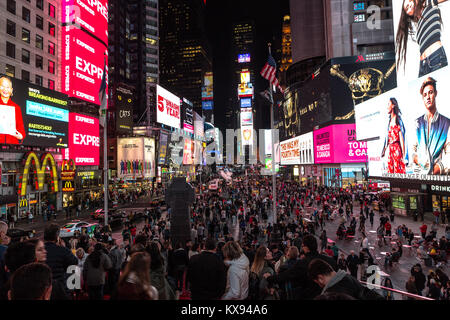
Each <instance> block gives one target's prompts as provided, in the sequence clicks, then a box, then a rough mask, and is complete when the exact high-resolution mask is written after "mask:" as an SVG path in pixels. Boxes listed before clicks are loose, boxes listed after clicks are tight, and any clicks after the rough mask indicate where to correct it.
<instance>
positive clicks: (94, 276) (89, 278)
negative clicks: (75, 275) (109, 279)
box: [83, 253, 112, 286]
mask: <svg viewBox="0 0 450 320" xmlns="http://www.w3.org/2000/svg"><path fill="white" fill-rule="evenodd" d="M92 254H93V253H91V254H90V255H89V257H88V258H87V259H86V262H85V263H84V268H83V278H84V281H86V284H87V285H88V286H100V285H104V284H105V273H106V271H107V270H109V269H111V268H112V263H111V259H110V258H109V257H108V255H106V254H105V253H101V256H100V266H99V268H95V267H94V266H93V265H92Z"/></svg>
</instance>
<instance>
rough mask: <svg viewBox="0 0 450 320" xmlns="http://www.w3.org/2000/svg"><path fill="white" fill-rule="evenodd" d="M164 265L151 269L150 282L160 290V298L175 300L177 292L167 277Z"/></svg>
mask: <svg viewBox="0 0 450 320" xmlns="http://www.w3.org/2000/svg"><path fill="white" fill-rule="evenodd" d="M164 269H165V268H164V266H160V267H159V268H156V269H151V270H150V283H151V284H152V286H154V287H155V288H156V290H158V297H159V300H175V293H174V292H173V290H172V287H171V286H170V284H169V282H168V281H167V279H166V276H165V272H164Z"/></svg>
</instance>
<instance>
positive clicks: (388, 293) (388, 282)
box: [383, 277, 394, 300]
mask: <svg viewBox="0 0 450 320" xmlns="http://www.w3.org/2000/svg"><path fill="white" fill-rule="evenodd" d="M383 287H385V288H391V289H393V288H394V286H393V285H392V281H391V278H389V277H386V278H385V279H384V282H383ZM383 296H384V298H385V299H386V300H394V293H393V292H392V291H391V290H386V289H383Z"/></svg>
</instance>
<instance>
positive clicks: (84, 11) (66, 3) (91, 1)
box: [61, 0, 108, 46]
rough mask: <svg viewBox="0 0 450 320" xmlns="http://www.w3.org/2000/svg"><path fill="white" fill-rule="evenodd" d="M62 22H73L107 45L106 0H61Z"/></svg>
mask: <svg viewBox="0 0 450 320" xmlns="http://www.w3.org/2000/svg"><path fill="white" fill-rule="evenodd" d="M61 7H62V17H63V23H67V24H70V23H73V24H75V25H76V26H80V27H82V28H83V29H85V30H86V31H88V32H89V33H91V34H92V35H94V36H96V37H97V38H99V39H100V40H101V41H102V42H103V43H104V45H105V46H107V45H108V0H62V1H61Z"/></svg>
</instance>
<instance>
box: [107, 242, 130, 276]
mask: <svg viewBox="0 0 450 320" xmlns="http://www.w3.org/2000/svg"><path fill="white" fill-rule="evenodd" d="M125 255H126V253H125V250H124V249H120V248H119V247H117V246H115V247H113V248H112V249H111V251H110V252H109V258H110V259H111V264H112V269H114V270H120V268H121V267H122V264H123V262H124V260H125Z"/></svg>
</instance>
